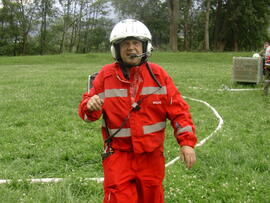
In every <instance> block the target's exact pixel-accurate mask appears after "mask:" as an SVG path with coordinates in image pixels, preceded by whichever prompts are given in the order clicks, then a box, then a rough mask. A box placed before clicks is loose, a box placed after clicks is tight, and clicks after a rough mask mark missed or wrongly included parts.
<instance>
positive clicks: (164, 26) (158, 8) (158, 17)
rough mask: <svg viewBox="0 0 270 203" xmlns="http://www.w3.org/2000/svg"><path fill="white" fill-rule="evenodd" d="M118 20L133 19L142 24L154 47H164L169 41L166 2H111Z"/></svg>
mask: <svg viewBox="0 0 270 203" xmlns="http://www.w3.org/2000/svg"><path fill="white" fill-rule="evenodd" d="M112 5H113V6H114V7H115V10H116V11H117V13H118V15H119V18H120V19H125V18H134V19H137V20H139V21H141V22H143V23H144V24H145V25H146V26H147V27H148V28H149V30H150V32H151V34H152V44H153V45H154V47H157V48H162V47H164V46H165V47H166V46H167V44H168V41H169V19H168V8H167V2H165V1H160V0H155V1H152V0H133V1H121V0H112Z"/></svg>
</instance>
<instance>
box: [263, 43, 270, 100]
mask: <svg viewBox="0 0 270 203" xmlns="http://www.w3.org/2000/svg"><path fill="white" fill-rule="evenodd" d="M264 48H265V54H264V59H265V64H264V72H265V75H264V87H263V92H264V95H265V96H267V95H268V89H269V86H270V45H269V43H268V42H265V43H264Z"/></svg>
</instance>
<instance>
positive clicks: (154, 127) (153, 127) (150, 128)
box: [143, 122, 166, 134]
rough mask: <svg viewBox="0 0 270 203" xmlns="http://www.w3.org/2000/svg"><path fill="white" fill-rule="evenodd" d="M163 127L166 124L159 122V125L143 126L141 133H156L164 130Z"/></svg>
mask: <svg viewBox="0 0 270 203" xmlns="http://www.w3.org/2000/svg"><path fill="white" fill-rule="evenodd" d="M165 126H166V122H159V123H155V124H153V125H145V126H143V133H144V134H149V133H154V132H158V131H160V130H162V129H164V128H165Z"/></svg>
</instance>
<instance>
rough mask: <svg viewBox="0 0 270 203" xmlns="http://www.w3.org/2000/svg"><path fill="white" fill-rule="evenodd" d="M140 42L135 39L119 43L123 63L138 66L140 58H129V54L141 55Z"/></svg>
mask: <svg viewBox="0 0 270 203" xmlns="http://www.w3.org/2000/svg"><path fill="white" fill-rule="evenodd" d="M142 51H143V48H142V42H141V41H139V40H136V39H127V40H124V41H122V42H120V56H121V58H122V60H123V62H124V63H127V64H130V65H138V64H139V63H140V62H141V57H130V56H131V54H137V55H138V54H142Z"/></svg>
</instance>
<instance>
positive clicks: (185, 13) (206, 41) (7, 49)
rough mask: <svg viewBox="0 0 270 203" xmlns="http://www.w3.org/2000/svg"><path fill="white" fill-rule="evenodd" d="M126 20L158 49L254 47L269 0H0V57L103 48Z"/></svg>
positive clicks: (268, 22)
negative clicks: (140, 26)
mask: <svg viewBox="0 0 270 203" xmlns="http://www.w3.org/2000/svg"><path fill="white" fill-rule="evenodd" d="M125 18H135V19H137V20H140V21H142V22H144V23H145V24H146V26H147V27H148V28H149V29H150V31H151V33H152V36H153V45H154V47H155V49H156V50H162V51H164V50H165V51H167V50H172V51H257V50H260V49H262V46H263V42H264V41H267V40H269V39H270V36H269V35H270V34H269V33H270V30H269V28H270V0H133V1H124V0H0V55H10V56H17V55H45V54H61V53H66V52H70V53H88V52H105V51H108V50H109V47H110V44H109V40H108V39H109V34H110V31H111V29H112V27H113V26H114V25H115V23H116V22H118V21H119V20H121V19H125Z"/></svg>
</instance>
